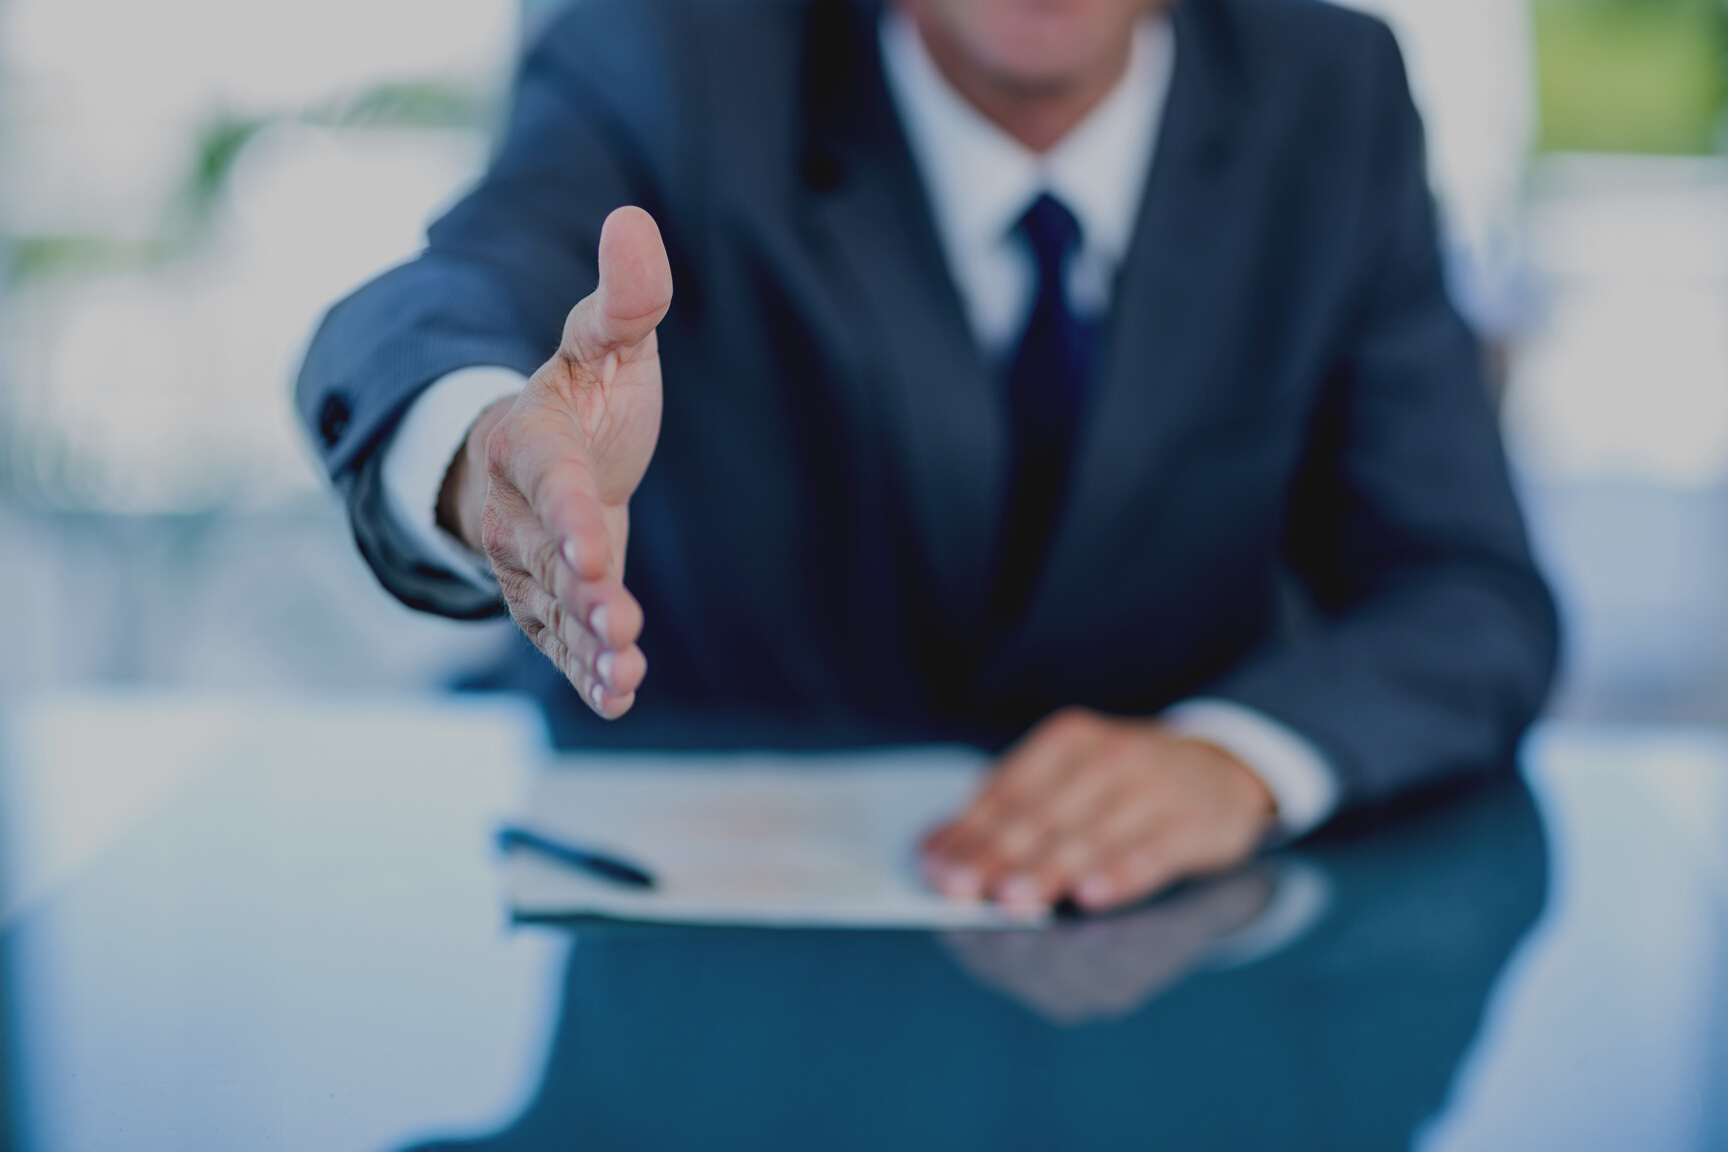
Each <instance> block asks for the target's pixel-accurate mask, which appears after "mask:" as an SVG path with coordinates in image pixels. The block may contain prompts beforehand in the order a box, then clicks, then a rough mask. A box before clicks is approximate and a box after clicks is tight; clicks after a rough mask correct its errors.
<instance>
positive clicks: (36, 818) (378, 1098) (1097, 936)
mask: <svg viewBox="0 0 1728 1152" xmlns="http://www.w3.org/2000/svg"><path fill="white" fill-rule="evenodd" d="M538 740H539V729H538V725H537V723H536V721H535V719H534V718H533V716H532V714H531V713H530V712H529V711H528V710H527V709H526V708H524V707H519V706H516V705H512V704H508V703H491V704H484V703H475V702H464V701H451V700H447V699H426V700H362V701H354V700H334V699H331V700H310V699H292V700H282V699H269V700H241V699H236V700H220V699H210V698H187V697H178V696H148V695H110V696H78V697H52V698H41V699H34V700H18V701H12V702H11V703H9V704H8V705H6V706H5V707H4V708H0V821H3V824H0V827H3V828H4V830H5V836H6V838H5V845H4V846H5V856H4V858H3V859H4V869H5V871H4V876H3V879H4V887H3V889H0V890H3V891H4V894H5V904H4V906H3V908H0V913H3V916H4V920H3V925H4V936H3V937H0V943H3V950H0V991H3V993H4V1001H3V1005H0V1007H3V1011H4V1024H5V1035H6V1040H7V1044H6V1047H5V1048H4V1050H3V1057H4V1061H5V1069H4V1071H5V1081H4V1084H5V1086H6V1092H5V1094H4V1096H3V1098H0V1107H3V1109H4V1112H3V1115H0V1124H3V1125H4V1126H5V1131H6V1133H7V1135H8V1136H9V1138H10V1143H9V1145H7V1146H8V1147H13V1148H18V1149H22V1150H24V1152H72V1150H85V1149H92V1150H95V1149H99V1150H104V1152H106V1150H118V1149H175V1150H185V1152H192V1150H203V1149H221V1150H224V1152H246V1150H250V1149H266V1148H269V1149H319V1150H327V1152H343V1150H356V1152H358V1150H368V1152H406V1150H409V1149H500V1150H504V1149H510V1150H517V1149H519V1150H522V1152H531V1150H533V1152H537V1150H541V1149H574V1148H592V1149H731V1148H739V1149H753V1150H772V1149H788V1150H790V1149H798V1150H811V1149H866V1148H869V1149H885V1148H895V1149H903V1148H904V1149H913V1148H942V1149H1040V1150H1042V1149H1069V1148H1073V1149H1088V1150H1093V1149H1114V1148H1158V1149H1188V1148H1193V1149H1283V1148H1290V1149H1326V1150H1336V1149H1356V1148H1360V1149H1390V1148H1418V1149H1422V1150H1424V1152H1434V1150H1463V1149H1508V1150H1511V1149H1517V1150H1521V1152H1528V1150H1532V1149H1548V1148H1554V1149H1566V1150H1568V1152H1579V1150H1588V1149H1637V1150H1666V1149H1717V1148H1722V1149H1728V735H1723V734H1718V733H1714V732H1709V731H1682V730H1667V729H1637V730H1633V729H1608V728H1595V729H1590V728H1574V727H1566V726H1552V727H1549V728H1547V729H1544V730H1543V731H1541V732H1539V733H1538V734H1537V735H1536V736H1535V737H1534V738H1533V739H1532V741H1531V743H1530V746H1529V749H1528V752H1527V755H1526V768H1525V772H1524V780H1523V781H1520V780H1513V779H1506V780H1502V781H1500V782H1498V783H1495V784H1491V785H1488V786H1482V787H1473V788H1466V789H1461V790H1454V791H1452V792H1450V793H1448V794H1444V795H1435V796H1430V797H1428V798H1426V799H1425V800H1424V801H1423V802H1422V803H1420V804H1415V805H1410V806H1407V807H1406V808H1405V809H1403V810H1400V811H1396V812H1391V813H1386V814H1383V815H1381V816H1379V817H1377V818H1376V819H1374V820H1372V821H1368V820H1361V821H1355V822H1353V823H1352V824H1351V825H1349V826H1347V827H1343V828H1339V829H1337V830H1335V831H1333V832H1329V833H1327V834H1325V835H1322V836H1320V837H1316V838H1313V839H1311V840H1309V841H1305V842H1303V843H1302V844H1301V845H1299V846H1297V847H1295V848H1293V849H1289V850H1286V851H1283V852H1279V853H1275V854H1272V855H1270V856H1267V857H1265V858H1263V859H1261V860H1259V861H1257V862H1255V863H1254V864H1253V865H1251V866H1249V867H1247V868H1244V869H1242V870H1241V871H1239V872H1237V873H1235V874H1233V875H1230V876H1228V877H1224V878H1221V879H1219V880H1216V881H1213V882H1210V883H1207V884H1203V885H1195V886H1190V887H1188V888H1185V889H1183V890H1180V891H1178V892H1175V893H1173V894H1171V895H1169V896H1167V897H1166V898H1164V899H1162V900H1159V901H1157V902H1155V903H1153V904H1151V905H1148V906H1145V907H1142V908H1139V909H1136V910H1133V911H1131V912H1128V913H1125V914H1121V915H1118V916H1114V917H1109V918H1104V919H1099V920H1090V921H1072V922H1066V923H1062V924H1059V925H1057V926H1056V927H1054V928H1052V929H1050V930H1048V931H1044V932H1038V933H1014V934H1006V935H991V934H966V933H949V934H929V933H904V932H882V933H878V932H871V933H858V932H793V931H743V930H721V929H708V930H683V929H667V928H647V927H632V926H622V925H604V924H589V925H575V926H571V925H512V924H511V923H510V922H509V920H508V917H507V915H506V913H505V911H504V907H503V904H502V900H501V896H500V893H499V875H498V870H497V866H496V860H495V859H494V858H493V856H492V854H491V850H490V847H489V845H490V833H491V831H492V829H493V828H494V826H495V824H496V822H497V821H498V819H499V818H500V817H501V816H502V815H504V814H505V813H506V812H508V811H509V810H510V808H511V807H512V805H513V804H514V802H515V801H516V799H517V798H518V796H519V795H520V793H521V790H522V788H523V787H524V785H525V781H526V773H527V766H528V765H530V764H532V763H533V761H534V759H535V757H536V756H537V755H538V754H539V752H538V743H537V741H538Z"/></svg>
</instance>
